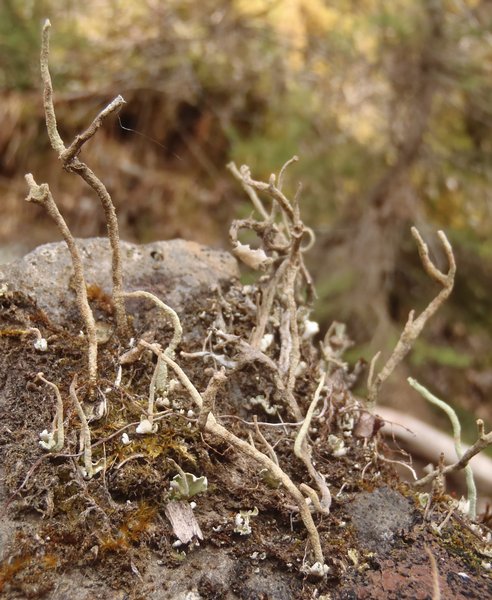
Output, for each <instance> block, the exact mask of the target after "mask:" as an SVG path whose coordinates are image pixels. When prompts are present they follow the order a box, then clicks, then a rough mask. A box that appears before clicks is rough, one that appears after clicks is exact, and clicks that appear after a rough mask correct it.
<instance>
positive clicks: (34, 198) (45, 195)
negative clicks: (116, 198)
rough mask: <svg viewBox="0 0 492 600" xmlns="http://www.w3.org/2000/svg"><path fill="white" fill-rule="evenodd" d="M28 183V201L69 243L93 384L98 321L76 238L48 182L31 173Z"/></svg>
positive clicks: (95, 368) (92, 382) (95, 367)
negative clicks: (94, 313) (46, 217)
mask: <svg viewBox="0 0 492 600" xmlns="http://www.w3.org/2000/svg"><path fill="white" fill-rule="evenodd" d="M25 179H26V182H27V185H28V186H29V194H28V196H27V198H26V200H27V201H28V202H34V203H35V204H40V205H41V206H43V208H45V210H46V212H47V213H48V214H49V216H50V217H51V218H52V219H53V221H54V222H55V223H56V225H57V227H58V229H59V230H60V233H61V234H62V236H63V239H64V240H65V243H66V244H67V247H68V251H69V252H70V256H71V259H72V265H73V270H74V284H75V294H76V297H77V305H78V308H79V311H80V314H81V316H82V319H83V321H84V324H85V329H86V332H87V362H88V372H89V382H90V384H91V385H92V386H93V385H94V384H95V383H96V379H97V335H96V323H95V321H94V315H93V314H92V310H91V307H90V306H89V301H88V299H87V287H86V283H85V278H84V269H83V266H82V259H81V257H80V252H79V249H78V247H77V244H76V243H75V240H74V238H73V236H72V233H71V232H70V229H69V228H68V226H67V224H66V222H65V219H64V218H63V217H62V215H61V213H60V211H59V210H58V207H57V205H56V203H55V201H54V199H53V196H52V195H51V191H50V188H49V187H48V184H47V183H42V184H41V185H38V184H37V183H36V182H35V181H34V177H33V176H32V174H31V173H28V174H27V175H26V176H25Z"/></svg>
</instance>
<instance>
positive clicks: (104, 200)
mask: <svg viewBox="0 0 492 600" xmlns="http://www.w3.org/2000/svg"><path fill="white" fill-rule="evenodd" d="M50 28H51V23H50V21H49V20H48V19H47V20H46V21H45V24H44V27H43V33H42V44H41V77H42V80H43V86H44V93H43V102H44V110H45V115H46V128H47V131H48V136H49V139H50V142H51V145H52V147H53V149H54V150H55V151H56V152H57V153H58V157H59V158H60V160H61V161H62V163H63V167H64V169H65V170H66V171H69V172H71V173H77V174H78V175H80V177H82V179H83V180H84V181H85V182H86V183H87V184H88V185H89V186H90V187H91V188H92V189H93V190H94V191H95V192H96V194H97V196H98V198H99V200H100V201H101V204H102V206H103V210H104V214H105V217H106V224H107V228H108V237H109V242H110V245H111V251H112V279H113V303H114V308H115V315H116V327H117V330H118V334H119V335H120V336H122V337H128V335H129V327H128V320H127V317H126V312H125V306H124V302H123V297H122V293H123V283H122V269H121V250H120V237H119V228H118V219H117V217H116V211H115V208H114V205H113V201H112V199H111V196H110V195H109V192H108V190H107V189H106V187H105V185H104V184H103V183H102V181H101V180H100V179H99V178H98V177H97V176H96V175H95V174H94V172H93V171H92V170H91V169H90V168H89V167H88V166H87V165H86V164H85V163H83V162H82V161H80V160H79V159H78V158H77V155H78V153H79V152H80V150H81V148H82V146H83V144H85V142H87V141H88V140H89V139H90V138H91V137H92V136H93V135H94V134H95V133H96V131H97V130H98V129H99V127H100V126H101V125H102V122H103V120H104V119H105V118H106V117H107V116H109V115H110V114H112V113H115V112H117V111H118V110H119V109H120V108H121V106H122V105H123V104H124V103H125V101H124V100H123V98H122V97H121V96H117V97H116V98H115V99H114V100H113V101H112V102H111V103H110V104H109V105H108V106H107V107H106V108H105V109H103V110H102V111H101V112H100V113H99V114H98V115H97V117H96V118H95V119H94V121H93V122H92V123H91V125H90V126H89V127H88V128H87V129H86V131H84V132H83V133H82V134H80V135H78V136H76V138H75V140H74V141H73V142H72V144H71V145H70V146H69V147H68V148H66V147H65V144H64V143H63V140H62V138H61V137H60V134H59V133H58V128H57V123H56V114H55V108H54V104H53V85H52V82H51V76H50V71H49V43H50Z"/></svg>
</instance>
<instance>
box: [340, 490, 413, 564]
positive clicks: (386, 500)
mask: <svg viewBox="0 0 492 600" xmlns="http://www.w3.org/2000/svg"><path fill="white" fill-rule="evenodd" d="M349 513H350V515H351V517H352V522H353V524H354V526H355V529H356V531H357V536H358V538H359V541H360V543H361V545H362V546H365V547H366V548H368V549H370V550H374V551H378V552H386V551H388V550H390V549H391V544H392V541H393V538H394V537H395V535H397V534H401V532H402V531H408V530H409V529H410V528H411V527H412V525H413V523H414V520H415V509H414V508H413V506H412V504H411V502H410V501H409V500H407V499H406V498H404V497H403V496H402V495H401V494H399V493H398V492H395V491H394V490H392V489H390V488H389V487H381V488H378V489H377V490H374V492H366V493H363V494H359V495H358V496H357V498H356V500H354V502H353V503H352V505H351V506H350V508H349Z"/></svg>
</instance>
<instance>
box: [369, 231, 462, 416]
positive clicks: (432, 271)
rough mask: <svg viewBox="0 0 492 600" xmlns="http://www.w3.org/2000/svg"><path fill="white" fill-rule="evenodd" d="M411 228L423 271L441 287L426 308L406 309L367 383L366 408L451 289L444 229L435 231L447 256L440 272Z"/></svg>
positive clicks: (449, 250)
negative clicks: (403, 321) (383, 359)
mask: <svg viewBox="0 0 492 600" xmlns="http://www.w3.org/2000/svg"><path fill="white" fill-rule="evenodd" d="M411 232H412V235H413V237H414V238H415V241H416V242H417V248H418V251H419V255H420V259H421V261H422V264H423V267H424V269H425V272H426V273H427V274H428V275H429V277H431V278H432V279H434V280H435V281H437V282H438V283H440V284H441V285H442V286H443V287H442V290H441V291H440V292H439V294H438V295H437V296H436V297H435V298H434V299H433V300H432V302H430V304H429V305H428V306H427V308H426V309H425V310H424V311H423V312H422V313H421V314H420V315H419V316H418V317H417V318H416V319H415V318H414V316H415V311H413V310H412V311H410V314H409V316H408V320H407V322H406V324H405V327H404V329H403V332H402V334H401V335H400V339H399V340H398V343H397V344H396V346H395V349H394V350H393V353H392V354H391V356H390V357H389V359H388V361H387V362H386V364H385V365H384V367H383V368H382V369H381V371H380V372H379V373H378V375H377V376H376V377H375V378H374V380H373V381H371V385H370V386H369V389H368V395H367V401H368V404H369V407H370V408H374V406H375V404H376V400H377V397H378V394H379V390H380V389H381V386H382V385H383V383H384V382H385V381H386V379H388V377H389V376H390V375H391V373H392V372H393V371H394V369H395V367H396V366H397V365H398V364H399V363H400V362H401V361H402V360H403V358H404V357H405V356H406V355H407V354H408V352H409V351H410V349H411V348H412V346H413V344H414V342H415V340H416V339H417V337H418V336H419V335H420V333H421V332H422V329H423V328H424V326H425V324H426V323H427V321H428V320H429V319H430V318H431V317H432V315H433V314H434V313H435V312H436V311H437V310H438V308H439V307H440V306H441V305H442V304H443V302H444V301H445V300H446V299H447V298H448V296H449V295H450V294H451V291H452V289H453V284H454V276H455V273H456V262H455V260H454V255H453V249H452V248H451V244H450V243H449V241H448V239H447V237H446V235H445V234H444V232H443V231H438V232H437V235H438V236H439V239H440V240H441V244H442V246H443V248H444V252H445V254H446V257H447V260H448V265H449V268H448V272H447V273H442V272H441V271H439V269H438V268H437V267H436V266H435V265H434V264H433V263H432V261H431V260H430V258H429V249H428V248H427V245H426V243H425V242H424V240H423V239H422V237H421V235H420V233H419V232H418V230H417V228H416V227H412V229H411Z"/></svg>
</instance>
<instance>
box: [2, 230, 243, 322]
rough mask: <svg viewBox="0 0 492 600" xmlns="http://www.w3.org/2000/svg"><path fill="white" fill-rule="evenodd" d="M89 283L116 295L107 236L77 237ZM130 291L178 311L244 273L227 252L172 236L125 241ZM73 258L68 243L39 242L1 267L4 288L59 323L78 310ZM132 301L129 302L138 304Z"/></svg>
mask: <svg viewBox="0 0 492 600" xmlns="http://www.w3.org/2000/svg"><path fill="white" fill-rule="evenodd" d="M77 244H78V246H79V249H80V252H81V255H82V261H83V264H84V273H85V278H86V283H87V285H91V284H92V285H96V286H98V287H99V288H101V290H102V291H103V292H104V293H105V294H108V295H111V290H112V279H111V252H110V247H109V241H108V240H107V239H106V238H90V239H84V240H82V239H79V240H77ZM121 251H122V263H123V286H124V289H125V291H128V292H131V291H135V290H146V291H149V292H152V293H154V294H155V295H156V296H158V297H159V298H160V299H161V300H163V301H164V302H166V303H167V304H169V305H170V306H171V307H172V308H174V309H175V310H176V311H177V312H178V313H179V312H183V311H184V309H185V307H186V304H187V302H189V299H190V298H192V297H194V296H196V295H197V294H198V293H199V292H200V291H204V290H207V289H210V287H211V286H213V285H217V284H224V283H226V282H228V281H230V280H231V279H234V278H237V277H238V276H239V271H238V266H237V263H236V260H235V259H234V258H233V257H232V256H231V255H230V254H229V253H227V252H224V251H220V250H213V249H211V248H207V247H206V246H202V245H200V244H197V243H195V242H187V241H184V240H171V241H164V242H153V243H151V244H145V245H137V244H131V243H129V242H121ZM72 274H73V268H72V262H71V260H70V255H69V252H68V249H67V246H66V244H65V243H64V242H55V243H51V244H44V245H42V246H39V247H38V248H36V249H35V250H33V251H32V252H30V253H29V254H27V255H26V256H24V257H23V258H21V259H18V260H15V261H13V262H11V263H9V264H8V265H3V266H2V267H1V268H0V286H1V285H2V284H5V283H7V284H8V286H9V289H10V290H15V291H19V292H23V293H25V294H27V295H29V296H31V297H34V298H35V299H36V302H37V305H38V307H39V308H41V309H42V310H44V311H45V312H46V314H47V315H48V317H49V318H50V319H51V320H52V321H53V322H55V323H57V324H63V323H66V322H67V320H70V319H73V317H74V316H76V313H77V307H76V304H75V292H74V290H73V286H71V285H70V280H71V277H72ZM136 304H137V303H136V302H135V301H132V302H131V303H129V306H130V307H131V306H136Z"/></svg>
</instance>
